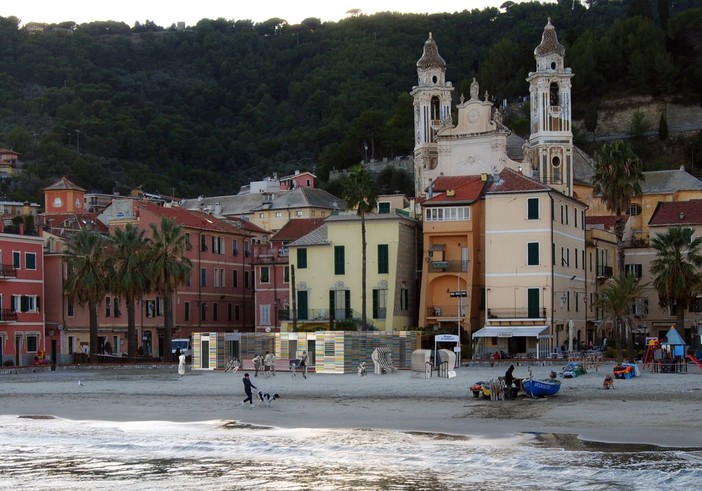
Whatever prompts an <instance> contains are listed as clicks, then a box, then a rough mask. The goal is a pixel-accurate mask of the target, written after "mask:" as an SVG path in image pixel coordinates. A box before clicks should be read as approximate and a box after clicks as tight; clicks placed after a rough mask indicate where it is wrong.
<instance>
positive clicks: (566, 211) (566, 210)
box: [565, 205, 568, 225]
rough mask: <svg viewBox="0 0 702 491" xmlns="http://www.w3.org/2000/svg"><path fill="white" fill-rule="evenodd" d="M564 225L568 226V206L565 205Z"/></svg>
mask: <svg viewBox="0 0 702 491" xmlns="http://www.w3.org/2000/svg"><path fill="white" fill-rule="evenodd" d="M565 219H566V220H565V223H566V225H568V205H565Z"/></svg>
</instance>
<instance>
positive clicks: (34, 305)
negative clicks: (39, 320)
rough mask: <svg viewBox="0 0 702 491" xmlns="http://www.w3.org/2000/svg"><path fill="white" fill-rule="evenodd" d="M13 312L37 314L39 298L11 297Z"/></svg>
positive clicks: (27, 296)
mask: <svg viewBox="0 0 702 491" xmlns="http://www.w3.org/2000/svg"><path fill="white" fill-rule="evenodd" d="M12 311H13V312H32V313H35V312H39V297H38V296H36V295H12Z"/></svg>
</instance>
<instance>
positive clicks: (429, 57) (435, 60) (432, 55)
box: [417, 33, 446, 69]
mask: <svg viewBox="0 0 702 491" xmlns="http://www.w3.org/2000/svg"><path fill="white" fill-rule="evenodd" d="M437 67H438V68H446V62H445V61H444V59H443V58H442V57H441V55H440V54H439V48H438V47H437V46H436V41H434V38H433V37H431V33H429V39H427V41H426V42H425V43H424V54H422V57H421V58H420V59H419V61H418V62H417V68H420V69H426V68H437Z"/></svg>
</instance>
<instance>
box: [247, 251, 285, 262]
mask: <svg viewBox="0 0 702 491" xmlns="http://www.w3.org/2000/svg"><path fill="white" fill-rule="evenodd" d="M289 257H290V256H289V253H288V248H287V247H280V248H276V247H266V248H258V249H256V250H255V251H254V258H253V262H254V263H263V264H266V263H287V262H288V261H289Z"/></svg>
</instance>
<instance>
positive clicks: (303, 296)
mask: <svg viewBox="0 0 702 491" xmlns="http://www.w3.org/2000/svg"><path fill="white" fill-rule="evenodd" d="M297 318H298V319H299V320H303V321H304V320H307V319H309V314H308V313H307V290H298V292H297Z"/></svg>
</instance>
